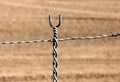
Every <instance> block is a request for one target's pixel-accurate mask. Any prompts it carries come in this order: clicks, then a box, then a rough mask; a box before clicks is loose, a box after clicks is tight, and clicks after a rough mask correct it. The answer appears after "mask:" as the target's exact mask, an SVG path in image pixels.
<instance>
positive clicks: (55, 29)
mask: <svg viewBox="0 0 120 82" xmlns="http://www.w3.org/2000/svg"><path fill="white" fill-rule="evenodd" d="M61 22H62V17H61V15H59V23H58V24H57V25H56V26H54V25H53V24H52V19H51V16H50V15H49V24H50V27H51V28H52V29H53V33H54V36H53V40H52V42H53V82H58V78H57V77H58V71H57V67H58V61H57V56H58V52H57V47H58V32H57V28H58V27H60V25H61Z"/></svg>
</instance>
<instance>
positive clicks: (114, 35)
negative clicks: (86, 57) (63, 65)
mask: <svg viewBox="0 0 120 82" xmlns="http://www.w3.org/2000/svg"><path fill="white" fill-rule="evenodd" d="M117 36H120V33H116V32H115V33H112V34H106V35H101V36H88V37H72V38H61V39H57V40H58V41H68V40H90V39H102V38H107V37H117ZM40 42H44V43H45V42H53V39H48V40H31V41H16V42H11V41H10V42H0V45H2V44H30V43H40Z"/></svg>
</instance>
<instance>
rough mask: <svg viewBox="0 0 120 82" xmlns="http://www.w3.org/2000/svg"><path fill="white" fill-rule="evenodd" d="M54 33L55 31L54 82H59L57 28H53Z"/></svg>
mask: <svg viewBox="0 0 120 82" xmlns="http://www.w3.org/2000/svg"><path fill="white" fill-rule="evenodd" d="M53 31H54V36H53V82H58V79H57V76H58V71H57V67H58V61H57V56H58V52H57V47H58V40H57V38H58V32H57V28H53Z"/></svg>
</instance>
